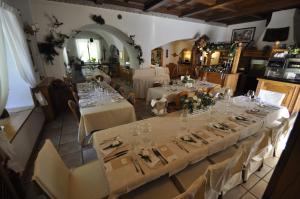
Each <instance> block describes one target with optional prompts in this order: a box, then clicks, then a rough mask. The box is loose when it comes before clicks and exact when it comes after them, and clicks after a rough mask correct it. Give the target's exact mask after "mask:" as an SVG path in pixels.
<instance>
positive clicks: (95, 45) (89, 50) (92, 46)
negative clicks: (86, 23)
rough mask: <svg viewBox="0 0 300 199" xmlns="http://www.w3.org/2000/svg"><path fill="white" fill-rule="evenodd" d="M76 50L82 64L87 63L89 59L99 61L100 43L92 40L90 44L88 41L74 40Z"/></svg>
mask: <svg viewBox="0 0 300 199" xmlns="http://www.w3.org/2000/svg"><path fill="white" fill-rule="evenodd" d="M76 48H77V53H78V57H79V59H81V60H82V61H84V62H89V61H90V59H92V58H95V59H96V61H98V60H100V58H101V56H100V52H101V51H100V42H99V40H97V39H94V40H93V42H90V40H89V39H76Z"/></svg>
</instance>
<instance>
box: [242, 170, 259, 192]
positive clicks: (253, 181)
mask: <svg viewBox="0 0 300 199" xmlns="http://www.w3.org/2000/svg"><path fill="white" fill-rule="evenodd" d="M259 180H260V178H259V177H258V176H256V175H254V174H252V175H251V176H250V177H249V179H248V180H247V182H246V183H243V184H242V186H243V187H244V188H246V189H247V190H249V189H250V188H252V187H253V186H254V185H255V184H256V183H257V182H258V181H259Z"/></svg>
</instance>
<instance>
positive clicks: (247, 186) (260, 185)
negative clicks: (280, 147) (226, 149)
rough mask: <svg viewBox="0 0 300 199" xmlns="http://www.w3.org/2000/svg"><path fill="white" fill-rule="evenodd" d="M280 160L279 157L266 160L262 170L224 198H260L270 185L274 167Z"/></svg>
mask: <svg viewBox="0 0 300 199" xmlns="http://www.w3.org/2000/svg"><path fill="white" fill-rule="evenodd" d="M277 162H278V158H277V157H274V158H273V157H271V158H268V159H266V160H265V162H264V166H263V168H262V169H261V170H260V171H257V172H255V173H254V174H252V175H251V176H250V178H249V179H248V181H247V182H246V183H244V184H241V185H239V186H237V187H235V188H233V189H232V190H230V191H228V192H227V193H226V194H225V196H224V197H223V199H260V198H262V196H263V193H264V191H265V189H266V187H267V185H268V182H269V180H270V178H271V176H272V173H273V171H274V168H275V166H276V164H277Z"/></svg>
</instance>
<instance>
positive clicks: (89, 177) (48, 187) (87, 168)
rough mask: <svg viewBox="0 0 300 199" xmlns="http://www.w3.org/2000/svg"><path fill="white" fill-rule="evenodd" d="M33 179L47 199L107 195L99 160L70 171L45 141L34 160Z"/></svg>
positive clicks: (74, 198) (95, 198) (102, 168)
mask: <svg viewBox="0 0 300 199" xmlns="http://www.w3.org/2000/svg"><path fill="white" fill-rule="evenodd" d="M32 179H33V181H34V182H36V183H37V185H39V187H40V188H41V189H42V190H43V191H44V192H45V194H46V195H47V196H48V197H49V198H56V199H85V198H89V199H99V198H106V197H107V196H108V194H109V185H108V181H107V178H106V174H105V169H104V167H103V165H102V164H101V162H100V161H99V160H97V161H94V162H91V163H88V164H85V165H83V166H80V167H77V168H73V169H71V170H70V169H69V168H67V167H66V165H65V164H64V162H63V160H62V159H61V158H60V156H59V154H58V152H57V150H56V149H55V147H54V146H53V144H52V143H51V141H50V140H48V139H47V140H46V141H45V144H44V146H43V147H42V149H41V150H40V152H39V153H38V156H37V158H36V160H35V165H34V173H33V177H32Z"/></svg>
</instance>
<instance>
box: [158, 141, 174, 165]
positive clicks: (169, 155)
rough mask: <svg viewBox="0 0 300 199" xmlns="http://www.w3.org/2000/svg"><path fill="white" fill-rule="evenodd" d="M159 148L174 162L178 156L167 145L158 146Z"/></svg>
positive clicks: (161, 152)
mask: <svg viewBox="0 0 300 199" xmlns="http://www.w3.org/2000/svg"><path fill="white" fill-rule="evenodd" d="M157 150H158V151H159V153H160V154H161V155H162V156H163V157H164V158H165V159H166V160H167V161H168V162H173V161H174V160H176V159H177V158H178V157H177V155H176V154H174V153H173V151H172V150H171V149H170V148H169V147H168V146H167V145H161V146H159V147H157Z"/></svg>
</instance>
